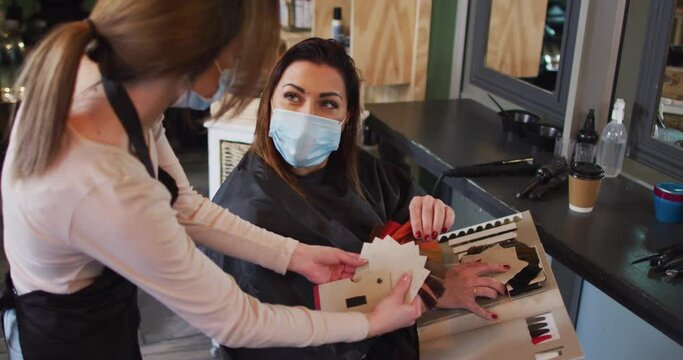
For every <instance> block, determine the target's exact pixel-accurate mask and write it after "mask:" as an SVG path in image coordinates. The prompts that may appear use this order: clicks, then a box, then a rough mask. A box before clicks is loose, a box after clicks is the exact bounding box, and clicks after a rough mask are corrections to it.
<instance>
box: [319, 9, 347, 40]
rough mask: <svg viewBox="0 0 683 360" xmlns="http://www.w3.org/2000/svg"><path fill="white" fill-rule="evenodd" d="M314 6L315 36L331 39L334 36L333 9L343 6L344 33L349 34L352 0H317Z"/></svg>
mask: <svg viewBox="0 0 683 360" xmlns="http://www.w3.org/2000/svg"><path fill="white" fill-rule="evenodd" d="M313 6H314V8H313V27H312V29H311V31H312V33H313V36H316V37H321V38H323V39H329V38H331V37H332V16H333V9H334V8H335V7H337V6H339V7H341V8H342V21H343V22H344V33H345V34H347V35H348V34H349V28H350V25H351V0H315V1H314V5H313Z"/></svg>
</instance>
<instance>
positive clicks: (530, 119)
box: [498, 110, 541, 136]
mask: <svg viewBox="0 0 683 360" xmlns="http://www.w3.org/2000/svg"><path fill="white" fill-rule="evenodd" d="M498 116H500V119H501V120H502V121H503V131H505V132H508V131H509V132H513V133H515V134H518V135H521V136H524V135H525V134H526V132H525V131H524V128H525V127H526V126H527V125H529V124H535V123H538V122H539V121H541V118H540V117H539V116H538V115H536V114H534V113H531V112H528V111H526V110H505V111H501V112H499V113H498Z"/></svg>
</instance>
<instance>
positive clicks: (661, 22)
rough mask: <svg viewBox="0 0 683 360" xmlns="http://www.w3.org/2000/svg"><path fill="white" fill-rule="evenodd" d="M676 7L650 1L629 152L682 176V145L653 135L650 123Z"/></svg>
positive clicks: (668, 2)
mask: <svg viewBox="0 0 683 360" xmlns="http://www.w3.org/2000/svg"><path fill="white" fill-rule="evenodd" d="M675 10H676V0H657V1H652V2H651V3H650V9H649V11H650V13H649V14H648V16H647V19H648V20H647V30H646V33H645V45H644V47H643V57H642V60H641V62H640V70H639V75H638V87H637V89H636V98H635V101H634V103H633V114H632V116H631V127H630V130H631V131H630V134H629V156H630V157H632V158H634V159H636V160H638V161H640V162H642V163H644V164H646V165H649V166H651V167H653V168H655V169H657V170H659V171H661V172H664V173H667V174H669V175H671V176H674V177H676V178H678V179H679V180H683V148H676V147H674V146H672V145H669V144H667V143H665V142H663V141H660V140H656V139H655V138H653V137H652V127H653V126H654V121H655V116H656V114H657V111H658V109H659V99H660V98H661V94H662V76H664V70H665V69H666V61H667V57H668V55H669V54H668V47H669V35H670V32H671V26H672V24H673V19H674V11H675Z"/></svg>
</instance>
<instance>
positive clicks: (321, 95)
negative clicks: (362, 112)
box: [320, 91, 343, 99]
mask: <svg viewBox="0 0 683 360" xmlns="http://www.w3.org/2000/svg"><path fill="white" fill-rule="evenodd" d="M330 96H338V97H339V98H340V99H343V97H342V96H341V95H339V94H337V93H336V92H334V91H330V92H324V93H320V97H321V98H322V97H330Z"/></svg>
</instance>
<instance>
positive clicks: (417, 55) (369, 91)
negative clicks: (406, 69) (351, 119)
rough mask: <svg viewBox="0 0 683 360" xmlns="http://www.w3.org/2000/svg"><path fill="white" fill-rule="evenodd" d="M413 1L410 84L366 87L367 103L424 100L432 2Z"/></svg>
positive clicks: (365, 97) (423, 0)
mask: <svg viewBox="0 0 683 360" xmlns="http://www.w3.org/2000/svg"><path fill="white" fill-rule="evenodd" d="M415 1H416V10H417V11H416V14H415V18H416V24H417V26H416V27H415V32H414V35H413V44H412V46H413V66H412V68H411V74H410V77H411V79H410V84H407V85H388V86H370V87H366V88H365V91H364V97H363V98H364V99H365V102H367V103H377V102H393V101H421V100H424V99H425V95H426V90H427V63H428V60H429V37H430V28H431V21H430V19H431V16H432V0H415Z"/></svg>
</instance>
